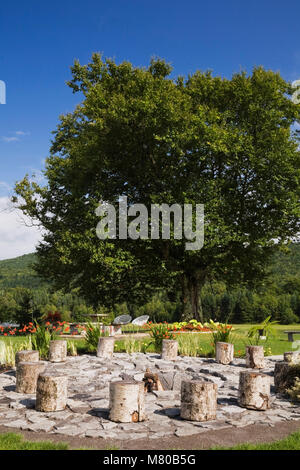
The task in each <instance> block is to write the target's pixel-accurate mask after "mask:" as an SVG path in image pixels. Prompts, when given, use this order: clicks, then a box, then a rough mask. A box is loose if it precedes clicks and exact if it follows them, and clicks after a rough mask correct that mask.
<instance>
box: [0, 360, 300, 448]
mask: <svg viewBox="0 0 300 470" xmlns="http://www.w3.org/2000/svg"><path fill="white" fill-rule="evenodd" d="M281 360H282V356H269V357H268V358H266V363H265V366H266V367H265V369H263V370H262V371H261V372H263V373H265V374H268V375H270V376H271V409H269V410H267V411H251V410H247V409H245V408H241V407H239V406H238V403H237V396H238V382H239V373H240V371H242V370H245V360H244V359H234V362H233V364H232V365H227V366H225V365H222V364H217V363H216V362H215V361H214V360H213V359H206V358H194V357H180V356H179V357H178V359H177V361H176V362H169V361H164V360H161V359H160V356H159V355H157V354H142V353H134V354H123V353H119V354H118V353H115V354H114V355H113V358H112V359H103V358H97V357H95V356H89V355H83V356H76V357H68V358H67V361H66V362H64V363H60V364H52V363H48V364H47V370H59V371H63V372H64V374H66V375H67V376H68V402H67V408H66V409H65V410H64V411H58V412H51V413H41V412H38V411H36V410H35V409H34V407H35V395H22V394H19V393H16V392H15V382H16V379H15V370H11V371H8V372H4V373H2V374H0V425H2V426H5V427H9V428H16V429H20V430H28V431H33V432H42V431H44V432H47V433H50V434H61V435H66V436H77V437H79V438H80V437H93V438H103V439H118V440H124V441H125V440H126V441H128V440H130V439H134V440H136V439H143V438H144V439H148V438H150V439H156V438H162V437H172V436H173V435H174V436H178V437H181V436H190V435H194V434H200V433H204V432H207V431H208V430H219V429H224V431H225V432H226V433H227V432H230V429H232V428H233V427H244V426H248V425H250V424H264V425H267V426H271V427H272V426H274V424H275V423H278V422H283V421H285V422H286V421H294V420H299V419H300V407H299V406H297V405H293V404H291V403H290V402H289V401H288V400H287V399H284V398H282V397H280V396H277V397H276V395H275V394H274V386H273V384H274V381H273V371H274V366H275V363H276V361H281ZM147 367H148V368H149V369H150V370H151V371H152V372H160V373H161V374H163V376H164V379H165V380H166V382H167V383H168V385H169V387H170V388H171V390H168V391H160V392H153V393H147V394H146V412H147V416H148V419H147V421H144V422H141V423H128V424H127V423H126V424H124V423H119V424H118V423H113V422H111V421H109V420H108V396H109V382H111V381H114V380H120V378H121V379H122V378H123V379H125V380H128V379H129V377H130V378H131V379H133V380H137V381H141V380H142V379H143V376H144V373H145V370H146V368H147ZM184 379H187V380H192V379H196V380H199V379H202V380H209V381H213V382H214V383H216V384H217V385H218V411H217V419H216V420H214V421H207V422H202V423H199V422H192V421H184V420H182V419H181V418H180V416H179V415H180V385H181V381H182V380H184Z"/></svg>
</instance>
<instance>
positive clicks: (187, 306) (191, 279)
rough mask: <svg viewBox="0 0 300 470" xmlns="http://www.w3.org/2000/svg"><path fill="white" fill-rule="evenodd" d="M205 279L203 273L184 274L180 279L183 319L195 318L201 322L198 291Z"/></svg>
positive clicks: (201, 315) (201, 314)
mask: <svg viewBox="0 0 300 470" xmlns="http://www.w3.org/2000/svg"><path fill="white" fill-rule="evenodd" d="M204 281H205V277H204V275H203V276H201V275H199V274H194V275H184V276H183V279H182V300H183V320H185V321H188V320H192V319H195V320H197V321H201V322H202V323H203V321H204V320H203V310H202V303H201V297H200V292H201V288H202V287H203V284H204Z"/></svg>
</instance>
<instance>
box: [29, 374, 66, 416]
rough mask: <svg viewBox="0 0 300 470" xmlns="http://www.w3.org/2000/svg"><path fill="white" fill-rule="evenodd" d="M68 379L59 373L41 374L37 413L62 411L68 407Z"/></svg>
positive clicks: (37, 391)
mask: <svg viewBox="0 0 300 470" xmlns="http://www.w3.org/2000/svg"><path fill="white" fill-rule="evenodd" d="M67 388H68V377H67V376H65V375H63V374H59V373H53V372H48V373H43V374H40V375H39V377H38V381H37V390H36V404H35V408H36V410H37V411H45V412H47V411H62V410H64V409H65V408H66V405H67V391H68V389H67Z"/></svg>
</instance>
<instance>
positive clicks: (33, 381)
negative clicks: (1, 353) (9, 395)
mask: <svg viewBox="0 0 300 470" xmlns="http://www.w3.org/2000/svg"><path fill="white" fill-rule="evenodd" d="M46 365H47V362H43V361H39V362H19V364H18V367H17V371H16V392H17V393H35V392H36V386H37V380H38V376H39V374H40V373H41V372H44V370H45V368H46Z"/></svg>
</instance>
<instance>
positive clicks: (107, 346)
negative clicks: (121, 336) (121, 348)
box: [97, 336, 115, 357]
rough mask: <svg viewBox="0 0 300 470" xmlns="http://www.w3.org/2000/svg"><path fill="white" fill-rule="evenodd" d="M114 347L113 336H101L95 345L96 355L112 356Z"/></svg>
mask: <svg viewBox="0 0 300 470" xmlns="http://www.w3.org/2000/svg"><path fill="white" fill-rule="evenodd" d="M114 347H115V338H114V337H113V336H103V337H101V338H99V341H98V347H97V357H112V355H113V352H114Z"/></svg>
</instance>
